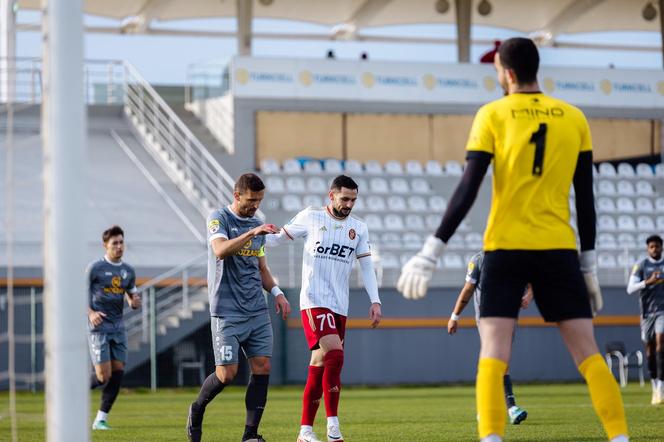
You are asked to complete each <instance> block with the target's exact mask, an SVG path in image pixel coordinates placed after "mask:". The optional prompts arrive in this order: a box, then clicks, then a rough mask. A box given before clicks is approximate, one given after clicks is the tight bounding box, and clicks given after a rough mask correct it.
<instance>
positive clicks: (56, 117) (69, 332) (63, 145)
mask: <svg viewBox="0 0 664 442" xmlns="http://www.w3.org/2000/svg"><path fill="white" fill-rule="evenodd" d="M42 17H43V18H42V20H43V30H44V35H43V42H44V43H43V92H42V96H43V101H42V137H43V147H44V322H45V324H44V325H45V331H44V336H45V353H46V363H45V373H46V375H45V378H46V440H48V441H49V442H79V441H88V440H89V436H90V434H89V425H90V424H89V419H88V413H89V388H90V387H89V364H90V362H89V360H88V356H87V344H86V336H87V305H88V301H87V294H86V291H85V284H84V279H85V278H84V276H83V275H84V267H85V240H84V232H85V231H86V229H85V226H86V224H85V221H84V218H85V207H84V201H85V197H86V195H85V190H84V189H85V183H84V179H85V175H86V171H85V143H86V115H85V112H86V109H85V101H84V97H83V5H82V0H42Z"/></svg>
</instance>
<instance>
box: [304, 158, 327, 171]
mask: <svg viewBox="0 0 664 442" xmlns="http://www.w3.org/2000/svg"><path fill="white" fill-rule="evenodd" d="M322 172H323V166H322V165H321V164H320V161H318V160H308V161H306V162H305V163H304V173H307V174H310V175H318V174H320V173H322Z"/></svg>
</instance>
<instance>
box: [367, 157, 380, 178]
mask: <svg viewBox="0 0 664 442" xmlns="http://www.w3.org/2000/svg"><path fill="white" fill-rule="evenodd" d="M364 170H365V171H366V172H367V173H370V174H373V175H382V174H383V166H382V165H381V164H380V162H378V161H376V160H369V161H367V162H366V163H364Z"/></svg>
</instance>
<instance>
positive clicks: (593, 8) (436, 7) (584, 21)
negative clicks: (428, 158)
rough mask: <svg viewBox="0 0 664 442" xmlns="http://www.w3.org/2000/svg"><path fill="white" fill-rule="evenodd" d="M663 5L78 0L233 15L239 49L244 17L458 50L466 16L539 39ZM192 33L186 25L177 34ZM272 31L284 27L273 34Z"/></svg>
mask: <svg viewBox="0 0 664 442" xmlns="http://www.w3.org/2000/svg"><path fill="white" fill-rule="evenodd" d="M663 5H664V0H556V1H551V0H334V1H330V0H253V1H251V0H186V1H185V0H180V1H176V0H143V1H138V0H113V1H108V0H84V8H85V12H86V13H88V14H91V15H96V16H101V17H107V18H114V19H118V20H122V22H121V24H120V25H119V26H117V27H115V28H113V27H108V28H105V30H106V32H119V33H148V34H155V33H159V34H163V33H167V32H168V30H165V29H164V28H163V27H160V28H159V29H155V28H152V27H151V23H152V22H153V21H154V20H159V21H170V20H182V19H194V18H223V17H238V31H237V34H235V33H228V32H227V33H225V34H224V33H219V34H218V35H220V36H237V37H239V39H240V40H242V41H244V42H245V43H246V44H245V45H244V47H243V46H242V43H241V44H240V52H241V53H247V52H248V51H250V42H251V38H252V37H256V36H257V35H256V34H254V33H252V30H251V18H264V19H286V20H295V21H301V22H309V23H317V24H321V25H327V26H330V27H331V31H330V34H328V35H322V36H320V35H319V36H318V37H324V38H327V39H335V38H337V39H360V40H365V41H366V40H370V37H368V36H362V35H361V31H362V30H363V29H364V28H371V27H378V26H388V25H406V24H432V23H434V24H436V23H440V24H457V29H458V32H457V43H458V45H459V49H460V53H462V52H464V51H465V50H464V48H466V47H469V44H470V26H471V24H472V25H483V26H493V27H500V28H507V29H513V30H515V31H519V32H524V33H528V34H531V36H533V37H534V38H535V39H536V40H538V41H539V42H540V43H542V44H552V43H554V42H555V37H556V35H558V34H561V33H565V34H569V33H579V32H596V31H652V32H657V31H660V30H661V26H660V21H661V17H660V16H659V14H658V9H664V6H663ZM19 6H20V7H21V8H25V9H40V8H41V0H19ZM91 31H92V32H95V31H96V32H104V29H100V28H96V29H91ZM173 32H174V33H177V34H182V33H183V32H182V31H181V30H178V31H175V30H174V31H173ZM185 32H186V31H185ZM197 33H198V32H197V31H196V30H191V32H189V33H188V34H185V35H196V34H197ZM202 35H203V34H202ZM204 35H210V33H209V32H208V33H205V34H204ZM263 36H264V35H263ZM290 37H293V38H300V39H301V38H302V36H301V35H300V36H295V35H291V36H290ZM310 37H311V38H312V39H315V38H316V36H310ZM273 38H289V35H287V34H281V35H278V34H274V35H273ZM407 41H409V42H413V41H414V39H412V38H409V39H407ZM427 42H430V41H427ZM243 49H244V50H243ZM247 50H248V51H247ZM461 57H462V58H463V55H462V56H461ZM461 61H467V60H461Z"/></svg>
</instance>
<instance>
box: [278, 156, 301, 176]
mask: <svg viewBox="0 0 664 442" xmlns="http://www.w3.org/2000/svg"><path fill="white" fill-rule="evenodd" d="M282 166H283V171H284V173H287V174H289V175H293V174H296V173H301V172H302V167H300V162H299V161H298V160H296V159H294V158H289V159H287V160H284V163H283V165H282Z"/></svg>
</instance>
